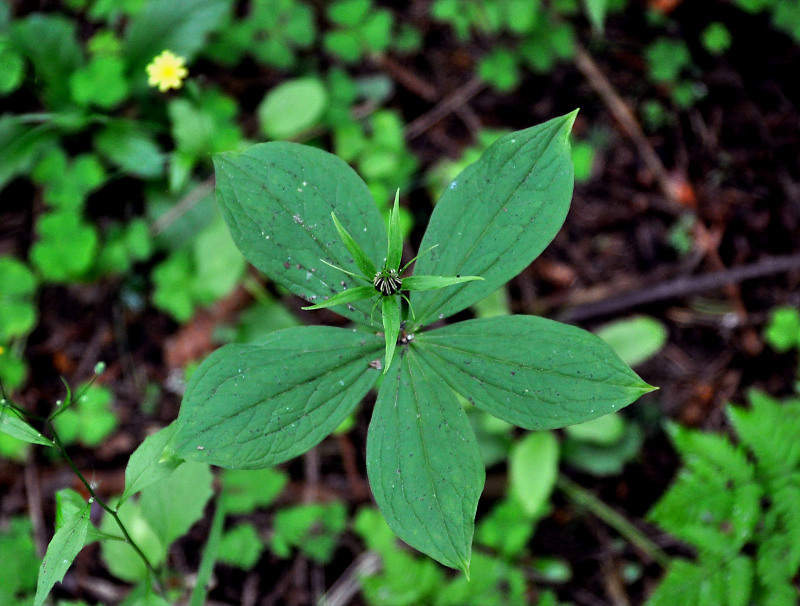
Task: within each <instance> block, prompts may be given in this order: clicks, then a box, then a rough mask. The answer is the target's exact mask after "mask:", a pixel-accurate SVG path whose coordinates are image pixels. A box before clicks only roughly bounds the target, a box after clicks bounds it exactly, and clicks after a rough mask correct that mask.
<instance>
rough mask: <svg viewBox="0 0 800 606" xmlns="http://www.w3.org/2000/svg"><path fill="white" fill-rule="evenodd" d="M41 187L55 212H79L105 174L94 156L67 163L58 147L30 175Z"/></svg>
mask: <svg viewBox="0 0 800 606" xmlns="http://www.w3.org/2000/svg"><path fill="white" fill-rule="evenodd" d="M32 176H33V178H34V181H36V182H37V183H39V184H41V185H43V186H44V188H45V191H44V199H45V202H47V203H48V204H49V205H51V206H54V207H56V208H57V209H58V210H72V211H79V210H80V209H81V208H82V207H83V203H84V200H85V199H86V197H87V196H88V195H89V193H90V192H92V191H93V190H95V189H97V188H98V187H100V186H101V185H102V184H103V182H104V181H105V178H106V174H105V169H104V168H103V165H102V164H101V163H100V161H99V160H98V158H97V156H95V155H94V154H81V155H79V156H75V157H74V158H72V159H69V158H68V157H67V155H66V153H65V152H64V151H63V150H62V149H61V148H60V147H53V148H51V149H50V150H48V151H47V153H45V155H44V156H43V157H42V159H41V161H40V162H39V163H38V164H37V165H36V168H35V169H34V171H33V174H32Z"/></svg>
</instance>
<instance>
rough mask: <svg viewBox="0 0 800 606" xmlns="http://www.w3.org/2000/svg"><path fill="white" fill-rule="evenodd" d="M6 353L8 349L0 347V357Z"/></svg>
mask: <svg viewBox="0 0 800 606" xmlns="http://www.w3.org/2000/svg"><path fill="white" fill-rule="evenodd" d="M4 353H6V348H5V347H3V346H2V345H0V356H2V355H3V354H4Z"/></svg>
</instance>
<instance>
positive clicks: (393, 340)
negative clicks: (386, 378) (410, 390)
mask: <svg viewBox="0 0 800 606" xmlns="http://www.w3.org/2000/svg"><path fill="white" fill-rule="evenodd" d="M382 303H383V334H384V336H385V338H386V364H385V365H384V367H383V374H386V371H387V370H389V366H391V365H392V356H394V349H395V347H396V346H397V337H399V336H400V301H399V300H398V298H397V297H394V296H392V297H383V301H382Z"/></svg>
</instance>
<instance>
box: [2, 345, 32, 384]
mask: <svg viewBox="0 0 800 606" xmlns="http://www.w3.org/2000/svg"><path fill="white" fill-rule="evenodd" d="M27 374H28V368H27V366H26V365H25V361H24V360H23V359H22V356H21V353H20V352H18V351H16V348H15V349H10V350H8V351H6V352H5V353H3V354H2V355H0V381H2V383H3V387H5V389H6V390H8V391H14V390H15V389H19V388H20V387H21V386H22V383H23V382H24V381H25V377H26V375H27Z"/></svg>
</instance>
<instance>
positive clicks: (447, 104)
mask: <svg viewBox="0 0 800 606" xmlns="http://www.w3.org/2000/svg"><path fill="white" fill-rule="evenodd" d="M484 88H486V84H484V82H483V81H482V80H481V79H480V78H472V79H471V80H469V81H468V82H467V83H466V84H464V85H462V86H459V87H458V88H457V89H456V90H454V91H453V92H452V93H450V94H449V95H447V96H446V97H445V98H444V99H442V100H441V101H440V102H439V103H438V104H436V105H435V106H434V107H433V108H431V109H430V110H429V111H427V112H425V113H424V114H422V115H421V116H420V117H419V118H416V119H415V120H414V121H413V122H411V124H409V125H408V126H407V127H406V140H407V141H411V140H412V139H415V138H416V137H419V136H420V135H421V134H422V133H424V132H425V131H426V130H428V129H429V128H430V127H431V126H433V125H434V124H436V123H437V122H438V121H439V120H442V119H443V118H444V117H445V116H447V115H448V114H450V113H452V112H454V111H457V110H458V108H459V107H461V106H462V105H464V104H465V103H468V102H469V100H470V99H472V98H473V97H474V96H475V95H477V94H478V93H479V92H481V91H482V90H483V89H484Z"/></svg>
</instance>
